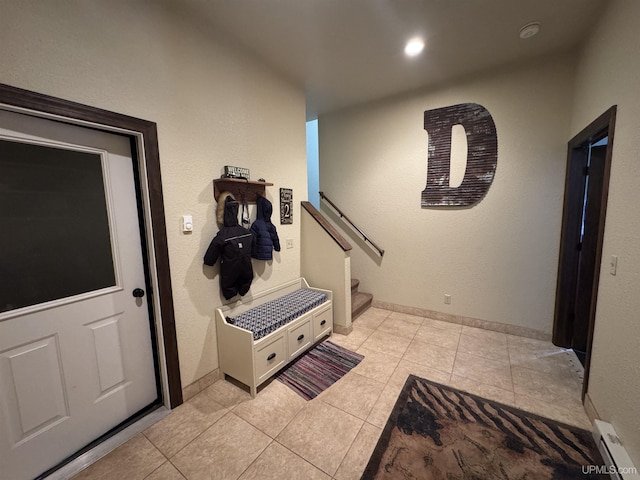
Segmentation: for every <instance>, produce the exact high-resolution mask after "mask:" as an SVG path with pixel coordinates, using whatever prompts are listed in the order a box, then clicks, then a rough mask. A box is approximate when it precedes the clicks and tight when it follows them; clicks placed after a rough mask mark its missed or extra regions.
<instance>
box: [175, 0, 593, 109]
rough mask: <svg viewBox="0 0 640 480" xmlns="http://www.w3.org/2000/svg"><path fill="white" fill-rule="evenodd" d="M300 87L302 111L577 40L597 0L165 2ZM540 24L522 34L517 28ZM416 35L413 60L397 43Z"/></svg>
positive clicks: (423, 83)
mask: <svg viewBox="0 0 640 480" xmlns="http://www.w3.org/2000/svg"><path fill="white" fill-rule="evenodd" d="M165 4H167V5H169V6H171V8H172V9H173V10H175V12H176V13H178V14H180V15H182V16H183V17H184V18H185V19H186V20H187V21H189V22H191V23H192V24H193V25H194V26H198V27H199V28H202V29H203V30H206V31H209V32H212V34H214V35H216V36H217V37H219V38H224V39H226V40H227V41H231V42H232V43H234V44H236V45H237V46H239V47H241V48H243V49H244V50H246V51H248V52H250V53H251V54H252V55H254V56H255V57H257V58H258V59H260V60H261V61H263V62H264V63H266V64H268V65H270V66H271V67H272V68H274V69H275V70H277V71H278V72H280V73H281V74H282V75H284V76H286V77H287V78H288V79H290V80H291V81H293V82H295V83H296V84H298V85H300V86H302V87H304V89H305V93H306V98H307V118H308V119H311V118H315V117H316V116H317V115H319V114H322V113H327V112H330V111H334V110H338V109H341V108H344V107H348V106H352V105H355V104H358V103H363V102H367V101H371V100H375V99H379V98H383V97H387V96H391V95H395V94H399V93H402V92H406V91H409V90H414V89H417V88H427V87H429V86H434V85H437V84H440V83H442V82H445V81H451V80H452V79H455V78H460V77H464V76H468V75H471V74H473V73H475V72H480V71H483V70H489V69H492V68H495V67H497V66H500V65H506V64H509V63H514V62H518V61H523V60H525V59H528V58H533V57H537V56H542V55H547V54H551V53H553V52H558V51H567V50H570V49H572V48H575V47H576V46H578V45H579V44H580V43H581V42H582V41H583V40H584V39H585V38H586V35H587V34H588V32H589V30H590V28H592V27H593V25H594V24H595V23H596V22H597V20H598V17H599V15H601V14H602V10H603V8H604V7H605V5H606V1H604V0H165ZM533 21H538V22H540V23H541V29H540V33H539V34H538V35H536V36H535V37H532V38H530V39H527V40H521V39H520V38H519V36H518V33H519V30H520V28H521V27H522V26H523V25H525V24H527V23H529V22H533ZM414 35H422V36H424V38H425V40H426V43H427V47H426V48H425V50H424V52H423V53H422V54H421V55H420V56H419V57H416V58H407V57H405V56H404V53H403V48H404V44H405V42H406V41H407V40H408V39H409V38H410V37H412V36H414Z"/></svg>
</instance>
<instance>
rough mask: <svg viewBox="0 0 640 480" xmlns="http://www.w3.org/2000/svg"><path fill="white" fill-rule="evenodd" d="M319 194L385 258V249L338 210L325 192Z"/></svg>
mask: <svg viewBox="0 0 640 480" xmlns="http://www.w3.org/2000/svg"><path fill="white" fill-rule="evenodd" d="M319 193H320V198H321V199H322V200H324V201H325V202H327V203H328V204H329V205H331V207H332V208H333V209H334V210H335V211H336V212H337V213H338V215H340V218H341V219H343V220H344V221H345V222H347V223H348V224H349V225H351V227H352V228H353V229H354V230H355V231H356V232H358V233H359V234H360V235H362V239H363V240H364V241H365V242H367V243H369V244H370V245H371V246H372V247H373V248H374V250H376V251H377V252H378V255H380V256H381V257H382V256H384V250H383V249H381V248H380V247H379V246H378V245H376V244H375V243H374V242H373V241H372V240H371V239H370V238H369V237H367V235H366V234H365V233H364V232H363V231H362V230H360V228H358V226H357V225H356V224H355V223H353V222H352V221H351V219H350V218H349V217H347V216H346V215H345V214H344V212H343V211H342V210H340V209H339V208H338V206H337V205H336V204H335V203H333V202H332V201H331V200H330V199H329V197H327V196H326V195H325V194H324V192H319Z"/></svg>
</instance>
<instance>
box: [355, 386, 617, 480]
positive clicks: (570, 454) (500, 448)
mask: <svg viewBox="0 0 640 480" xmlns="http://www.w3.org/2000/svg"><path fill="white" fill-rule="evenodd" d="M596 465H597V466H602V465H603V461H602V458H601V456H600V453H599V452H598V450H597V448H596V445H595V442H594V441H593V438H592V437H591V433H590V432H588V431H586V430H582V429H580V428H577V427H572V426H569V425H564V424H561V423H558V422H556V421H553V420H549V419H547V418H542V417H539V416H537V415H534V414H532V413H527V412H524V411H522V410H518V409H516V408H513V407H509V406H506V405H502V404H499V403H496V402H493V401H490V400H486V399H484V398H480V397H477V396H475V395H471V394H469V393H465V392H461V391H459V390H456V389H454V388H451V387H446V386H443V385H439V384H437V383H433V382H430V381H428V380H425V379H422V378H419V377H416V376H413V375H410V376H409V379H408V380H407V382H406V383H405V385H404V387H403V389H402V392H401V393H400V397H399V398H398V400H397V402H396V405H395V407H394V408H393V411H392V412H391V416H390V417H389V420H388V421H387V425H386V426H385V428H384V430H383V432H382V435H381V437H380V439H379V440H378V444H377V445H376V448H375V450H374V452H373V454H372V455H371V459H370V460H369V463H368V465H367V468H366V469H365V472H364V475H363V476H362V480H369V479H404V478H415V479H418V478H421V479H443V480H445V479H446V480H463V479H464V480H480V479H482V480H485V479H487V480H488V479H500V480H524V479H527V480H528V479H531V480H534V479H535V480H543V479H553V480H565V479H566V480H574V479H584V480H587V479H596V478H597V479H600V478H602V479H605V478H609V477H608V476H607V475H595V474H593V473H589V472H593V471H594V468H591V469H590V468H589V467H590V466H596Z"/></svg>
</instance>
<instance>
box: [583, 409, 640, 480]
mask: <svg viewBox="0 0 640 480" xmlns="http://www.w3.org/2000/svg"><path fill="white" fill-rule="evenodd" d="M593 439H594V440H595V441H596V445H597V446H598V450H600V454H601V455H602V459H603V460H604V465H603V466H598V465H591V466H589V467H585V469H587V470H588V469H591V470H592V472H591V473H608V474H609V476H610V477H611V478H613V479H615V480H640V474H638V470H637V469H636V468H635V466H634V465H633V462H632V461H631V458H630V457H629V454H628V453H627V450H626V449H625V448H624V446H623V445H622V443H621V442H620V439H619V438H618V435H617V434H616V431H615V430H614V429H613V426H612V425H611V424H610V423H607V422H603V421H601V420H596V421H595V422H594V424H593Z"/></svg>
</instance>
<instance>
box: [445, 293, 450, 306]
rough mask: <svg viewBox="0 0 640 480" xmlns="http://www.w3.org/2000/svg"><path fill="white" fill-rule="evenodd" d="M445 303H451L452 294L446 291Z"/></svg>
mask: <svg viewBox="0 0 640 480" xmlns="http://www.w3.org/2000/svg"><path fill="white" fill-rule="evenodd" d="M444 303H446V304H447V305H451V295H448V294H446V293H445V295H444Z"/></svg>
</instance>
